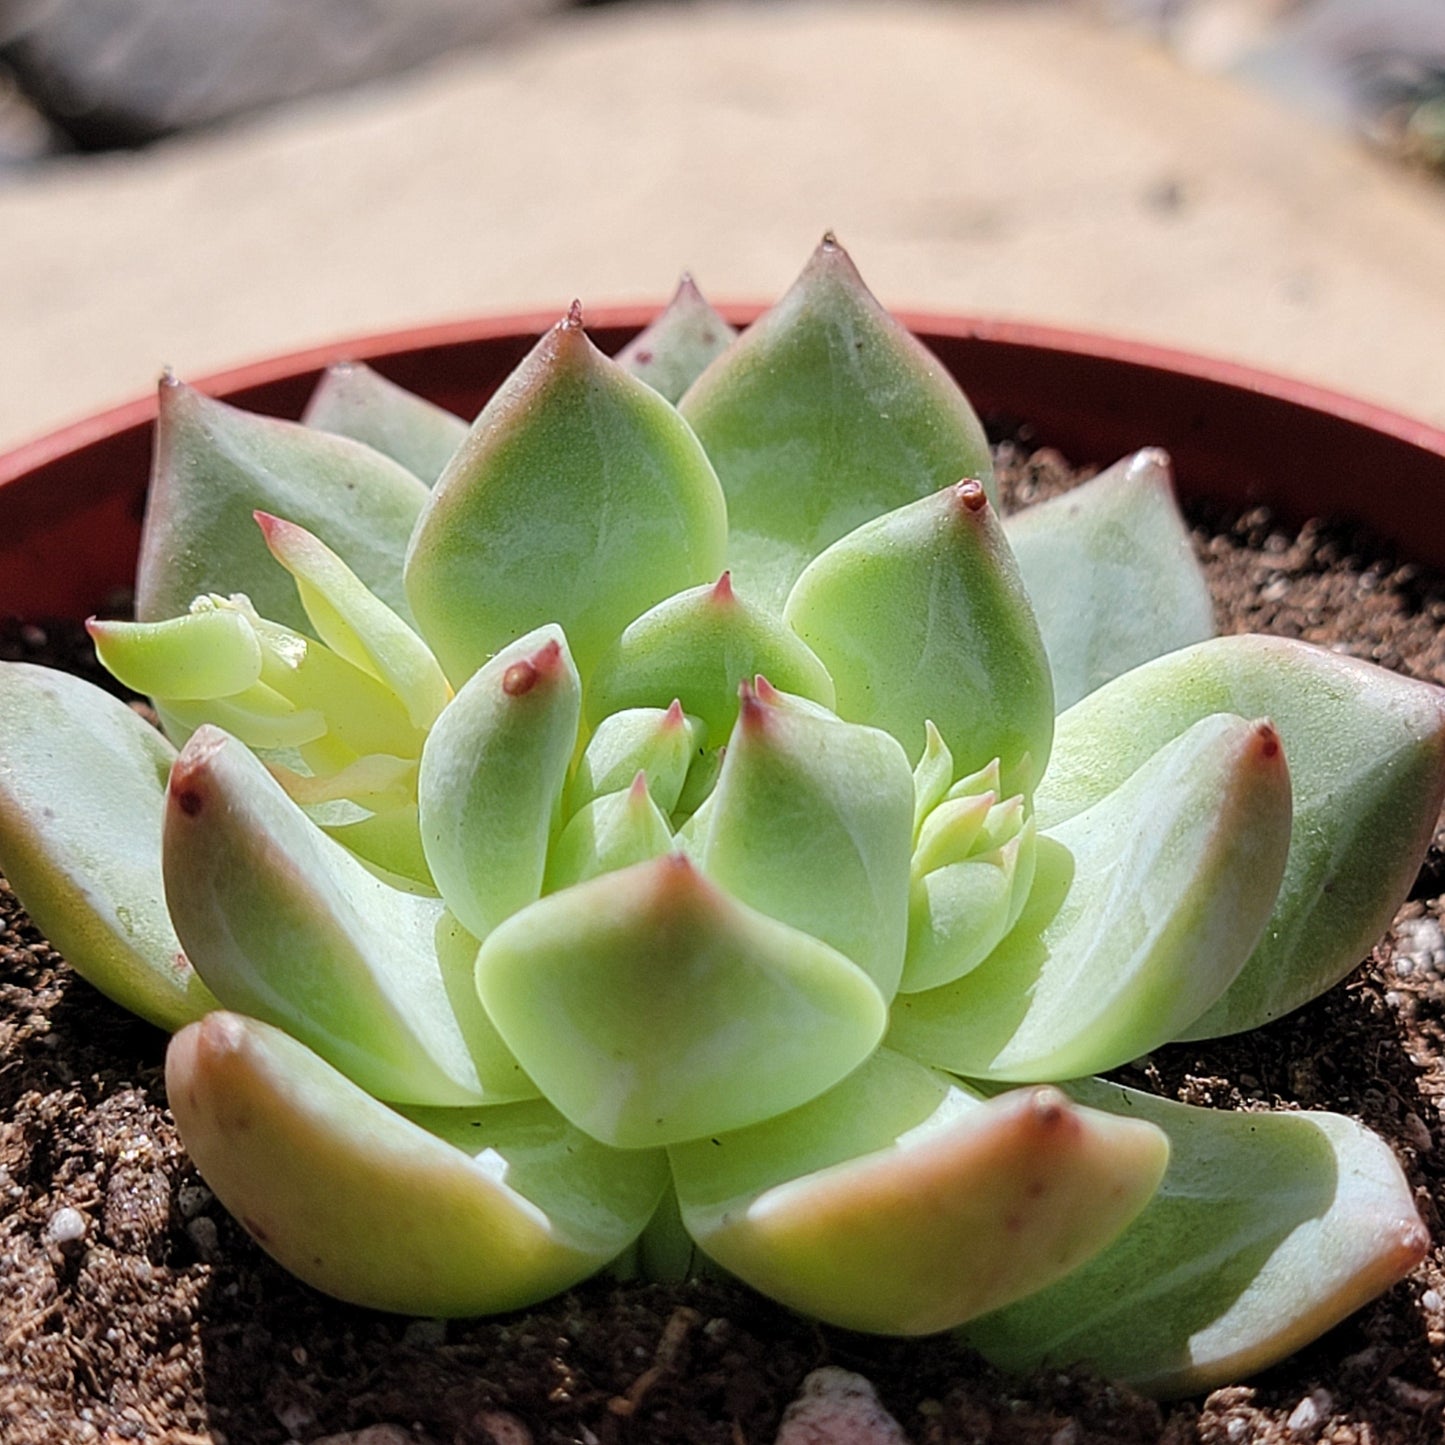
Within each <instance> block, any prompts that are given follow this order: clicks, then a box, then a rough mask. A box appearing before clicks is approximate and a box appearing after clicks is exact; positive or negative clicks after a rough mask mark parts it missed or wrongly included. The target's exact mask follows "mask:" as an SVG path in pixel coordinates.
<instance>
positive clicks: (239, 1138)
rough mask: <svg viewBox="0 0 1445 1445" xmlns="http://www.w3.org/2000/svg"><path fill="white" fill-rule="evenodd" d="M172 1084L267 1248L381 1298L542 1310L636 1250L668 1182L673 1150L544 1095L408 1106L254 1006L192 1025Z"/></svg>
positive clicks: (334, 1287)
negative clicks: (607, 1136) (649, 1144)
mask: <svg viewBox="0 0 1445 1445" xmlns="http://www.w3.org/2000/svg"><path fill="white" fill-rule="evenodd" d="M166 1092H167V1095H168V1097H169V1100H170V1105H171V1112H172V1113H173V1114H174V1115H175V1119H176V1124H177V1126H178V1128H179V1129H180V1133H181V1137H182V1139H183V1140H184V1141H185V1145H186V1149H187V1151H188V1152H189V1153H190V1155H191V1158H192V1159H194V1160H195V1162H196V1167H197V1168H198V1169H199V1170H200V1171H201V1174H202V1176H203V1177H204V1178H205V1180H206V1183H207V1184H208V1185H209V1186H210V1188H211V1189H212V1190H214V1191H215V1194H216V1196H217V1198H219V1199H220V1201H221V1203H222V1204H224V1205H225V1206H226V1208H227V1209H229V1210H230V1211H231V1213H232V1214H234V1215H235V1216H236V1218H237V1219H238V1220H239V1221H240V1222H241V1224H242V1225H243V1226H244V1227H245V1228H246V1230H247V1231H248V1232H249V1233H250V1234H251V1236H252V1237H253V1238H254V1239H255V1240H256V1242H257V1243H258V1244H260V1246H261V1247H262V1248H263V1249H264V1250H265V1251H266V1252H267V1253H268V1254H270V1255H271V1256H272V1258H274V1259H275V1260H277V1261H278V1262H279V1263H280V1264H281V1265H283V1266H284V1267H285V1268H286V1269H288V1270H290V1271H291V1272H292V1273H293V1274H296V1275H299V1276H300V1277H301V1278H302V1279H304V1280H305V1281H306V1282H307V1283H308V1284H311V1285H314V1286H315V1287H316V1288H318V1289H321V1290H325V1291H326V1292H327V1293H328V1294H332V1295H336V1296H337V1297H338V1298H340V1299H344V1300H349V1301H350V1302H351V1303H353V1304H359V1305H365V1306H367V1307H369V1308H372V1309H383V1310H397V1311H401V1312H404V1313H407V1314H418V1315H441V1316H448V1315H476V1314H486V1313H491V1312H495V1311H500V1310H509V1309H518V1308H521V1307H523V1306H525V1305H529V1304H535V1303H536V1302H537V1301H538V1300H540V1299H544V1298H546V1296H548V1295H550V1294H554V1293H555V1292H556V1291H558V1290H560V1289H565V1288H566V1287H567V1286H568V1285H571V1284H575V1283H576V1282H577V1281H579V1280H581V1279H585V1278H586V1277H587V1276H588V1275H590V1274H592V1273H594V1272H595V1271H597V1270H598V1269H600V1268H601V1267H602V1266H603V1265H605V1264H606V1263H607V1262H608V1261H609V1260H610V1259H612V1258H613V1257H614V1256H615V1255H617V1254H618V1253H619V1252H620V1251H621V1250H623V1249H625V1248H626V1247H627V1246H628V1245H629V1244H630V1243H631V1242H632V1240H633V1239H635V1238H636V1237H637V1235H638V1234H639V1233H640V1232H641V1230H642V1228H643V1226H644V1225H645V1224H646V1223H647V1220H648V1218H649V1217H650V1216H651V1214H652V1212H653V1210H654V1209H655V1207H656V1205H657V1201H658V1199H659V1198H660V1197H661V1195H662V1191H663V1189H664V1187H665V1185H666V1181H667V1170H666V1164H665V1161H664V1158H663V1156H662V1155H661V1154H660V1153H628V1154H621V1153H618V1152H617V1151H615V1150H610V1149H604V1148H603V1147H602V1146H601V1145H599V1144H597V1143H596V1142H595V1141H593V1140H591V1139H589V1138H587V1136H586V1135H585V1134H582V1133H580V1132H579V1131H578V1130H576V1129H573V1128H572V1127H570V1126H569V1125H568V1124H567V1123H566V1121H565V1120H563V1119H562V1118H560V1117H559V1116H558V1115H557V1113H556V1112H555V1111H554V1110H552V1109H550V1108H549V1107H548V1106H547V1105H546V1104H543V1103H541V1102H540V1101H534V1102H530V1103H516V1104H503V1105H499V1106H497V1107H495V1108H486V1109H478V1110H441V1109H412V1110H407V1111H405V1114H403V1113H398V1112H394V1111H393V1110H391V1109H389V1108H387V1107H386V1106H385V1105H384V1104H380V1103H378V1102H377V1101H376V1100H375V1099H373V1098H371V1097H370V1096H369V1095H367V1094H366V1093H365V1092H363V1091H362V1090H361V1089H359V1088H358V1087H357V1086H356V1085H355V1084H353V1083H351V1082H350V1081H349V1080H347V1079H346V1078H345V1077H344V1076H342V1075H341V1074H339V1073H337V1072H336V1070H335V1069H333V1068H331V1067H330V1066H329V1065H328V1064H326V1063H325V1062H324V1061H323V1060H322V1059H320V1058H318V1057H317V1056H316V1055H315V1054H313V1053H311V1052H310V1050H308V1049H306V1048H305V1047H304V1046H303V1045H301V1044H299V1043H297V1042H296V1041H295V1040H294V1039H292V1038H288V1037H287V1036H286V1035H285V1034H284V1033H282V1032H281V1031H280V1030H278V1029H274V1028H270V1027H268V1026H267V1025H266V1024H264V1023H260V1022H258V1021H256V1020H255V1019H249V1018H243V1017H241V1016H240V1015H239V1014H233V1013H213V1014H211V1015H209V1016H208V1017H207V1018H205V1019H203V1020H202V1021H201V1022H200V1023H197V1024H193V1025H192V1026H191V1027H189V1028H187V1029H185V1030H183V1031H182V1032H181V1033H179V1034H177V1035H176V1037H175V1038H174V1039H173V1040H172V1041H171V1047H170V1052H169V1054H168V1055H167V1058H166Z"/></svg>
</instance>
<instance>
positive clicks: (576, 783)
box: [566, 698, 707, 817]
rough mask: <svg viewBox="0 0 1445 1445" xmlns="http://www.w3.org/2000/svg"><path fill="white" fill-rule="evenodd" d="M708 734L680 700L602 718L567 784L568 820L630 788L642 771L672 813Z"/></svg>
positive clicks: (660, 804)
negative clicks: (597, 800) (591, 803)
mask: <svg viewBox="0 0 1445 1445" xmlns="http://www.w3.org/2000/svg"><path fill="white" fill-rule="evenodd" d="M706 736H707V730H706V728H705V727H704V726H703V723H702V721H701V719H699V718H693V717H688V716H687V715H686V714H685V713H684V712H683V710H682V704H681V703H680V702H679V701H678V700H677V699H676V698H674V699H673V700H672V702H671V703H670V704H669V705H668V706H667V707H635V708H624V709H623V710H622V711H621V712H615V713H613V714H611V716H609V717H605V718H603V719H602V721H601V722H600V723H598V725H597V728H596V731H594V732H593V734H592V736H591V737H590V738H588V739H587V746H586V747H585V748H584V749H583V750H582V756H581V757H580V758H579V759H578V761H577V771H576V773H575V774H574V775H573V777H572V781H571V782H570V783H568V784H567V796H566V811H567V814H568V816H569V817H570V816H571V815H572V814H574V813H576V812H578V811H580V810H581V809H582V808H584V807H586V806H587V804H588V803H590V802H591V801H592V800H593V798H600V797H602V796H603V795H604V794H607V793H617V792H621V790H622V789H623V788H627V787H630V786H631V785H632V779H633V778H635V777H636V776H637V774H638V773H639V772H642V773H645V774H646V775H647V786H648V789H649V791H650V792H651V793H652V797H653V800H654V801H655V802H656V804H657V806H658V807H659V808H661V809H662V811H663V812H664V813H670V812H672V810H673V809H674V808H675V807H677V800H678V799H679V798H680V797H681V796H682V788H683V784H684V783H685V782H686V781H687V776H688V770H689V768H690V767H691V766H692V763H693V760H694V759H695V758H696V757H698V755H699V753H700V751H701V749H702V748H703V747H704V746H705V740H706Z"/></svg>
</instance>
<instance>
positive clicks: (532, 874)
mask: <svg viewBox="0 0 1445 1445" xmlns="http://www.w3.org/2000/svg"><path fill="white" fill-rule="evenodd" d="M581 711H582V687H581V683H580V682H579V680H578V677H577V669H576V668H575V667H574V666H573V665H572V657H571V653H570V652H569V651H568V648H567V639H566V638H565V637H564V636H563V635H562V630H561V629H560V628H558V627H539V628H538V629H537V630H536V631H535V632H529V633H528V634H527V635H526V636H525V637H521V638H519V639H518V640H517V641H516V642H514V643H512V645H511V646H510V647H505V648H503V649H502V651H501V652H499V653H497V655H496V656H495V657H494V658H492V660H491V661H490V662H488V663H487V665H486V666H485V667H483V668H482V669H481V670H480V671H479V672H477V673H475V674H473V676H472V678H471V681H470V682H468V683H467V684H466V685H465V686H464V687H463V688H462V690H461V691H460V692H459V693H458V694H457V695H456V697H455V698H453V699H452V702H451V704H450V705H449V706H448V708H447V709H446V711H445V712H444V713H442V715H441V717H440V718H439V719H438V720H437V724H436V726H435V727H434V728H433V729H432V731H431V733H430V735H429V736H428V738H427V740H426V746H425V747H424V748H423V749H422V755H421V771H420V774H419V776H418V779H417V799H418V803H419V805H420V809H421V837H422V846H423V848H424V849H425V850H426V859H427V863H428V864H429V865H430V868H431V874H432V877H433V878H434V879H435V880H436V885H437V888H438V890H439V891H440V893H441V895H442V897H443V898H445V899H446V901H447V905H448V906H449V907H450V908H451V910H452V912H453V913H455V914H456V915H457V917H458V918H460V919H461V921H462V922H463V923H464V924H466V926H467V927H468V928H469V929H471V931H472V932H473V933H475V934H476V935H477V937H478V938H485V937H486V935H487V934H488V933H490V932H491V931H492V929H493V928H495V927H496V926H497V924H499V923H500V922H501V921H502V920H503V919H504V918H506V917H507V916H508V915H509V914H512V913H515V912H516V911H517V909H519V908H521V907H523V906H524V905H525V904H528V903H530V902H532V901H533V899H535V898H537V897H538V896H540V894H541V891H542V879H543V875H544V873H545V872H546V866H547V849H548V846H549V845H550V843H551V841H552V837H553V835H554V832H555V831H556V829H557V828H558V827H559V826H560V824H561V810H562V791H563V788H564V786H565V784H566V781H567V769H568V767H569V766H570V764H571V761H572V754H573V751H574V749H575V747H576V740H577V727H578V723H579V721H580V717H581Z"/></svg>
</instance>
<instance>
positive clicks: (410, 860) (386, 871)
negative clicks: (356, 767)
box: [272, 759, 437, 895]
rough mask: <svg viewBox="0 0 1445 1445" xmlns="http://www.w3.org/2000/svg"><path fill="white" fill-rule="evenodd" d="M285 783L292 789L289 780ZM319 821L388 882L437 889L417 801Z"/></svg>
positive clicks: (428, 890) (429, 890)
mask: <svg viewBox="0 0 1445 1445" xmlns="http://www.w3.org/2000/svg"><path fill="white" fill-rule="evenodd" d="M367 761H371V759H368V760H367ZM275 771H276V768H275V766H274V765H273V766H272V772H273V773H274V772H275ZM285 786H286V787H287V791H288V792H290V791H291V788H290V786H289V784H285ZM317 821H318V822H319V823H320V825H321V828H322V830H323V831H324V832H325V833H326V834H327V835H328V836H329V837H332V838H335V839H336V841H337V842H338V843H340V844H341V845H342V846H343V847H344V848H346V850H347V851H348V852H350V853H354V854H355V855H356V856H357V857H358V858H360V859H361V860H362V861H363V862H364V863H365V864H366V866H367V867H368V868H370V869H371V871H372V872H373V873H375V874H376V875H377V876H378V877H379V878H381V879H382V880H383V881H384V882H387V883H390V884H391V885H392V886H393V887H396V888H405V889H407V890H408V891H410V892H413V893H414V892H422V893H426V894H433V895H434V894H435V893H436V892H437V886H436V880H435V879H434V878H433V877H432V875H431V868H430V867H429V866H428V865H427V861H426V851H425V850H424V849H423V848H422V844H421V810H420V809H419V808H418V807H417V805H416V803H415V802H404V803H393V804H391V805H390V806H383V807H377V808H375V809H374V810H373V811H371V812H369V813H367V814H366V815H365V816H363V817H359V818H355V817H354V818H348V819H345V820H344V821H342V822H328V821H326V820H325V819H321V818H318V819H317Z"/></svg>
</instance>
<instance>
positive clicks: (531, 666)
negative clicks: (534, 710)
mask: <svg viewBox="0 0 1445 1445" xmlns="http://www.w3.org/2000/svg"><path fill="white" fill-rule="evenodd" d="M561 662H562V644H561V643H560V642H558V641H557V639H556V638H555V637H554V638H553V639H552V640H551V641H550V642H546V643H543V644H542V646H541V647H539V648H538V649H537V650H536V652H534V653H533V654H532V655H531V657H523V658H521V659H519V660H518V661H516V662H514V663H513V664H512V665H511V666H510V667H509V668H508V669H507V670H506V671H505V672H504V673H503V674H502V691H503V692H504V693H506V694H507V696H508V697H524V696H525V695H526V694H527V693H529V692H531V690H532V689H533V688H534V687H536V685H537V684H538V683H539V682H540V681H541V680H542V679H543V678H546V677H552V676H554V675H555V674H556V673H557V672H558V671H559V669H560V667H561Z"/></svg>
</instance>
